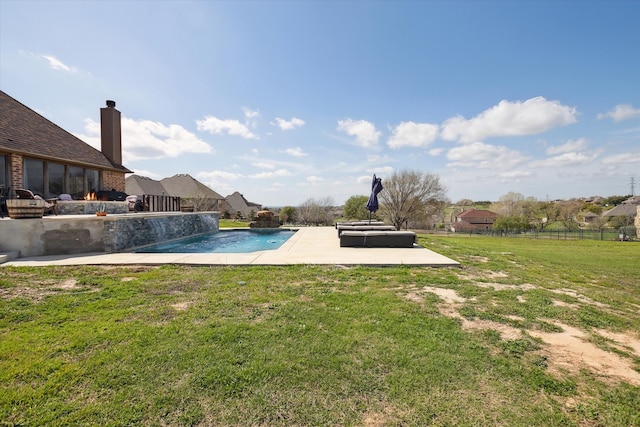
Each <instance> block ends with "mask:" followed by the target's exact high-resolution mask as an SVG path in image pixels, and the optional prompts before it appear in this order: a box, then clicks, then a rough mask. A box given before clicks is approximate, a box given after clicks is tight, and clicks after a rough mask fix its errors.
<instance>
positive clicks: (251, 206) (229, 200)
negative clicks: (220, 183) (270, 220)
mask: <svg viewBox="0 0 640 427" xmlns="http://www.w3.org/2000/svg"><path fill="white" fill-rule="evenodd" d="M225 200H226V211H227V212H229V214H235V213H236V212H241V213H242V215H243V216H245V217H248V216H249V214H250V213H251V211H254V213H256V212H257V211H259V210H260V209H262V205H260V204H258V203H252V202H250V201H248V200H247V199H245V198H244V196H243V195H242V194H240V193H239V192H237V191H236V192H234V193H233V194H230V195H228V196H227V197H226V198H225Z"/></svg>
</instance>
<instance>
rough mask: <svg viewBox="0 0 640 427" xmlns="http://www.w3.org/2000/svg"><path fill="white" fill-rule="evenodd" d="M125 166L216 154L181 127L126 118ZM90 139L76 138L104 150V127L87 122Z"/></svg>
mask: <svg viewBox="0 0 640 427" xmlns="http://www.w3.org/2000/svg"><path fill="white" fill-rule="evenodd" d="M121 125H122V158H123V163H126V162H132V161H136V160H143V159H160V158H165V157H178V156H180V155H181V154H184V153H213V152H215V150H214V149H213V148H212V147H211V146H210V145H209V144H207V143H206V142H204V141H202V140H201V139H199V138H198V137H197V136H196V135H194V134H193V133H191V132H189V131H188V130H186V129H185V128H183V127H182V126H179V125H164V124H162V123H159V122H154V121H151V120H133V119H129V118H126V117H123V118H122V120H121ZM84 128H85V132H87V135H82V134H79V135H76V136H77V137H78V138H80V139H82V140H83V141H85V142H87V143H88V144H89V145H91V146H93V147H94V148H96V149H98V150H99V149H100V145H101V143H100V123H98V122H96V121H94V120H92V119H85V126H84Z"/></svg>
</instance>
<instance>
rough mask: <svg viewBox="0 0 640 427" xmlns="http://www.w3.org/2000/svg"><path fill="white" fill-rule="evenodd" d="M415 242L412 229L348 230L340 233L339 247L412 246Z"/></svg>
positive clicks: (414, 234)
mask: <svg viewBox="0 0 640 427" xmlns="http://www.w3.org/2000/svg"><path fill="white" fill-rule="evenodd" d="M415 242H416V233H414V232H413V231H376V230H369V231H349V230H345V231H343V232H342V234H341V235H340V247H341V248H343V247H366V248H412V247H413V244H414V243H415Z"/></svg>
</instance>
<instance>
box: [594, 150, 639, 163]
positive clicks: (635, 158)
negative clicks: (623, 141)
mask: <svg viewBox="0 0 640 427" xmlns="http://www.w3.org/2000/svg"><path fill="white" fill-rule="evenodd" d="M602 163H604V164H607V165H608V164H623V163H625V164H626V163H640V152H638V153H622V154H616V155H613V156H608V157H605V158H604V159H602Z"/></svg>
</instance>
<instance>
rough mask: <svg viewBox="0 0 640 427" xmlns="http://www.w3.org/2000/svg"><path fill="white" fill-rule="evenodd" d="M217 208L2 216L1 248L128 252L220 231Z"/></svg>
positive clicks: (23, 252) (23, 253) (37, 252)
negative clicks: (152, 211) (192, 210)
mask: <svg viewBox="0 0 640 427" xmlns="http://www.w3.org/2000/svg"><path fill="white" fill-rule="evenodd" d="M218 218H219V213H218V212H194V213H180V212H163V213H130V214H124V215H107V216H105V217H99V216H95V215H86V216H82V217H71V216H65V215H58V216H45V217H43V218H25V219H9V218H5V219H0V252H18V253H19V256H20V257H27V256H45V255H69V254H80V253H89V252H119V251H128V250H132V249H134V248H137V247H140V246H146V245H150V244H155V243H162V242H165V241H168V240H174V239H178V238H182V237H189V236H194V235H198V234H203V233H211V232H217V231H219V223H218Z"/></svg>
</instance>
